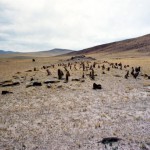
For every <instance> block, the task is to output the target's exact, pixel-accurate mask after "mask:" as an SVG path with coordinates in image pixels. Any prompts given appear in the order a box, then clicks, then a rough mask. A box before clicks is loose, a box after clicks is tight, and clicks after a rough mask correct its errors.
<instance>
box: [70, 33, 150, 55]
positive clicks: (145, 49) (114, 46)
mask: <svg viewBox="0 0 150 150" xmlns="http://www.w3.org/2000/svg"><path fill="white" fill-rule="evenodd" d="M129 51H135V52H138V53H148V54H149V53H150V34H148V35H145V36H141V37H138V38H133V39H127V40H123V41H119V42H112V43H107V44H103V45H98V46H94V47H90V48H86V49H83V50H80V51H76V52H72V53H69V55H80V54H94V53H101V52H106V53H120V52H129Z"/></svg>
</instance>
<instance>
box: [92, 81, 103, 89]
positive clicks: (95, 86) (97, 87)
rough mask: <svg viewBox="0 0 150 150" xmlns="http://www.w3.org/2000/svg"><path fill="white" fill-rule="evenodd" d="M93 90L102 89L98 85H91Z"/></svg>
mask: <svg viewBox="0 0 150 150" xmlns="http://www.w3.org/2000/svg"><path fill="white" fill-rule="evenodd" d="M93 89H94V90H96V89H102V86H101V85H100V84H96V83H93Z"/></svg>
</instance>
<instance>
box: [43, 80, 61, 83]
mask: <svg viewBox="0 0 150 150" xmlns="http://www.w3.org/2000/svg"><path fill="white" fill-rule="evenodd" d="M59 82H60V81H58V80H47V81H44V83H45V84H49V83H59Z"/></svg>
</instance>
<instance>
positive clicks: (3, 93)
mask: <svg viewBox="0 0 150 150" xmlns="http://www.w3.org/2000/svg"><path fill="white" fill-rule="evenodd" d="M12 93H13V92H9V91H2V95H6V94H12Z"/></svg>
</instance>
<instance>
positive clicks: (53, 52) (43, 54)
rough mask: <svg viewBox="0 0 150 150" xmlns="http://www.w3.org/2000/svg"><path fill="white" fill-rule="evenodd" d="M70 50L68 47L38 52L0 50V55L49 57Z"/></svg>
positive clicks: (10, 56) (9, 56)
mask: <svg viewBox="0 0 150 150" xmlns="http://www.w3.org/2000/svg"><path fill="white" fill-rule="evenodd" d="M70 52H74V51H73V50H69V49H60V48H55V49H52V50H46V51H39V52H27V53H25V52H22V53H21V52H14V51H4V50H0V54H3V55H0V57H4V58H5V57H6V58H29V57H49V56H58V55H63V54H67V53H70Z"/></svg>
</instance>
